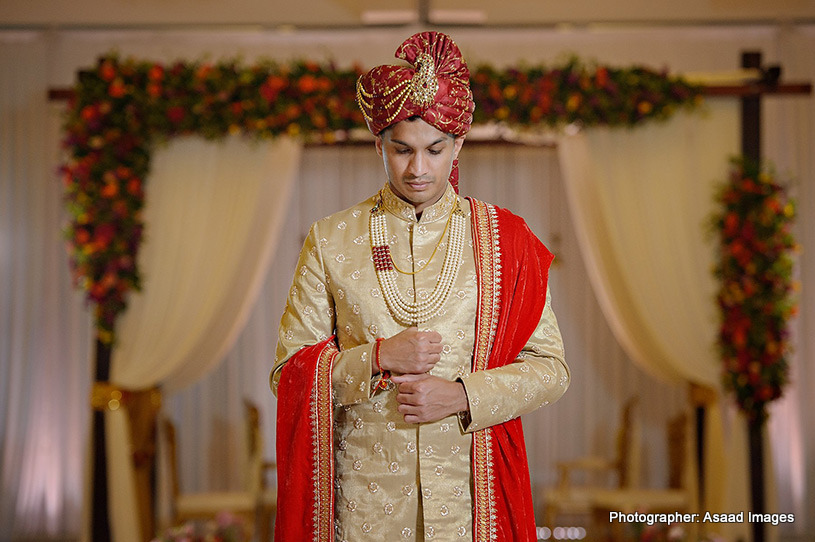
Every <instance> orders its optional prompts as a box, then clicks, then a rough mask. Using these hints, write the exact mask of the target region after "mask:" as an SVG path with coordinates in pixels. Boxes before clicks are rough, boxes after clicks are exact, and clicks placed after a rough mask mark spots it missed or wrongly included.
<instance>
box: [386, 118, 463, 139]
mask: <svg viewBox="0 0 815 542" xmlns="http://www.w3.org/2000/svg"><path fill="white" fill-rule="evenodd" d="M421 118H422V117H421V115H411V116H409V117H408V118H406V119H405V120H406V121H408V122H413V121H416V120H419V119H421ZM393 126H394V125H393V124H391V125H390V126H387V127H385V128H383V129H382V131H381V132H379V133H378V134H377V135H378V136H379V137H382V136H383V135H385V132H387V131H388V130H390V129H391V128H393ZM447 135H449V136H450V137H452V138H453V139H455V138H457V137H458V136H457V135H456V134H451V133H450V132H447Z"/></svg>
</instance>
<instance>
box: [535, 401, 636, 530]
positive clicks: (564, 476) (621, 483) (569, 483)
mask: <svg viewBox="0 0 815 542" xmlns="http://www.w3.org/2000/svg"><path fill="white" fill-rule="evenodd" d="M638 399H639V398H638V397H636V396H634V397H631V398H629V399H628V400H627V401H626V402H625V405H624V406H623V410H622V416H621V419H620V425H619V428H618V430H617V437H616V456H615V457H614V458H613V459H608V458H605V457H600V456H586V457H581V458H578V459H574V460H571V461H561V462H558V463H557V464H556V466H557V470H558V482H557V486H556V487H554V488H549V489H547V490H545V491H544V495H543V505H544V525H546V526H548V527H550V528H551V527H554V526H555V525H557V524H558V523H556V522H557V521H560V520H561V518H563V517H564V516H568V517H569V518H570V519H572V520H573V519H575V518H578V517H581V518H584V519H585V520H587V521H588V520H589V519H590V517H591V513H592V510H593V502H594V496H595V494H596V493H597V492H600V491H606V490H609V488H610V485H611V483H612V478H613V477H614V475H616V485H617V487H618V488H621V489H622V488H628V487H634V486H636V485H637V483H638V481H639V463H640V458H639V453H640V433H639V427H638V424H637V423H636V408H637V403H638ZM578 472H580V473H584V476H585V478H586V481H584V483H581V484H577V483H575V477H574V474H575V473H578ZM612 491H613V490H612Z"/></svg>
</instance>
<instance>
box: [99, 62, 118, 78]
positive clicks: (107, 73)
mask: <svg viewBox="0 0 815 542" xmlns="http://www.w3.org/2000/svg"><path fill="white" fill-rule="evenodd" d="M99 76H100V77H101V78H102V80H103V81H107V82H110V81H113V78H114V77H116V68H115V67H114V66H113V63H112V62H111V61H110V60H106V61H104V62H102V65H101V66H99Z"/></svg>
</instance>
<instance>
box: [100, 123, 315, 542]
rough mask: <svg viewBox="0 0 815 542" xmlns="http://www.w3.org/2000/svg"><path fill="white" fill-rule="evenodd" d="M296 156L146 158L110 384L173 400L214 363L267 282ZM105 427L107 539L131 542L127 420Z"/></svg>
mask: <svg viewBox="0 0 815 542" xmlns="http://www.w3.org/2000/svg"><path fill="white" fill-rule="evenodd" d="M299 150H300V147H299V144H297V143H295V142H293V141H291V140H289V139H279V140H277V141H274V142H270V143H268V142H264V143H255V144H251V145H250V144H248V142H247V141H244V140H242V139H240V138H237V137H230V138H228V139H227V140H225V141H219V142H210V141H205V140H203V139H200V138H183V139H178V140H174V141H172V142H170V144H169V145H168V147H167V148H165V149H160V150H159V151H158V152H156V153H155V154H154V156H153V167H152V171H151V174H150V178H149V188H148V194H147V199H146V209H145V223H146V227H147V228H148V229H147V232H146V233H147V235H146V240H145V243H144V246H143V249H142V252H141V254H140V264H141V268H142V270H143V273H144V283H143V291H142V292H141V293H140V294H137V295H133V296H132V297H131V301H130V306H129V307H128V310H127V312H126V313H125V314H124V316H123V317H122V318H121V320H120V322H119V324H118V327H117V331H118V335H117V341H118V342H117V345H116V348H114V350H113V356H112V360H111V382H112V383H114V384H115V385H117V386H121V387H123V388H125V389H145V388H150V387H152V386H156V385H161V387H162V388H163V389H165V390H174V389H178V388H181V387H183V386H186V385H188V384H189V383H191V382H193V381H195V380H198V379H199V378H201V377H202V376H203V375H204V374H206V373H207V372H208V371H209V370H210V369H211V368H212V367H214V366H215V365H216V364H217V363H218V362H220V361H221V360H222V359H223V356H224V355H225V353H226V352H227V351H228V350H229V349H230V348H231V347H232V344H233V343H234V339H235V337H236V336H237V335H238V334H239V333H240V331H241V329H242V328H243V326H244V324H245V322H246V320H247V318H248V315H249V313H250V312H251V308H252V306H253V304H254V302H255V299H256V297H257V292H258V290H259V288H260V285H261V284H262V282H263V279H264V277H265V276H266V272H267V270H268V265H269V262H270V258H271V256H272V254H273V253H274V250H275V245H276V243H277V239H278V237H279V235H280V231H281V227H282V224H283V217H284V216H285V209H286V205H287V203H288V200H289V193H290V190H291V186H292V182H293V180H294V178H295V176H296V174H297V168H298V165H299V160H300V153H299ZM105 418H106V422H105V425H106V431H107V432H108V438H107V448H108V453H109V460H108V463H109V467H108V473H109V478H110V483H109V485H110V507H109V509H110V511H111V530H112V533H113V536H114V538H115V539H116V540H117V541H125V542H126V541H128V540H134V541H139V540H142V539H144V535H143V534H142V533H140V528H139V524H138V507H137V506H136V502H135V489H134V479H133V472H132V462H131V461H130V458H129V450H130V449H131V446H130V437H129V434H128V421H127V416H126V413H125V412H124V411H122V410H118V411H113V412H108V413H107V414H106V416H105ZM146 534H147V535H152V533H146Z"/></svg>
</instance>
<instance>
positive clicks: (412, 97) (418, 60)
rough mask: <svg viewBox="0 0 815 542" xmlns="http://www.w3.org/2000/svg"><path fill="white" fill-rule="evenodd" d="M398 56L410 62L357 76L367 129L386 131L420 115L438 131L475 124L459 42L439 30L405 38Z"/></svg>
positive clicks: (450, 131)
mask: <svg viewBox="0 0 815 542" xmlns="http://www.w3.org/2000/svg"><path fill="white" fill-rule="evenodd" d="M396 58H398V59H401V60H404V61H405V62H407V63H408V64H410V66H391V65H384V66H377V67H376V68H373V69H372V70H370V71H369V72H368V73H366V74H364V75H362V76H360V78H359V79H358V80H357V102H358V103H359V107H360V109H362V113H363V115H364V116H365V121H366V122H367V123H368V129H369V130H371V132H373V133H374V135H379V134H380V133H381V132H382V130H384V129H385V128H387V127H388V126H392V125H394V124H396V123H397V122H400V121H402V120H405V119H407V118H409V117H413V116H418V117H420V118H421V119H422V120H424V121H425V122H427V123H428V124H430V125H431V126H433V127H435V128H436V129H438V130H440V131H442V132H445V133H448V134H453V135H458V136H461V135H464V134H466V133H467V132H468V131H469V130H470V125H471V124H472V122H473V111H474V110H475V102H473V93H472V92H471V91H470V70H468V69H467V63H466V62H465V61H464V57H463V56H462V55H461V51H460V50H459V48H458V46H457V45H456V44H455V42H454V41H453V40H452V38H450V36H448V35H446V34H442V33H441V32H421V33H419V34H414V35H413V36H411V37H410V38H408V39H407V40H405V41H404V43H402V45H400V46H399V48H398V49H397V50H396Z"/></svg>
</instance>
